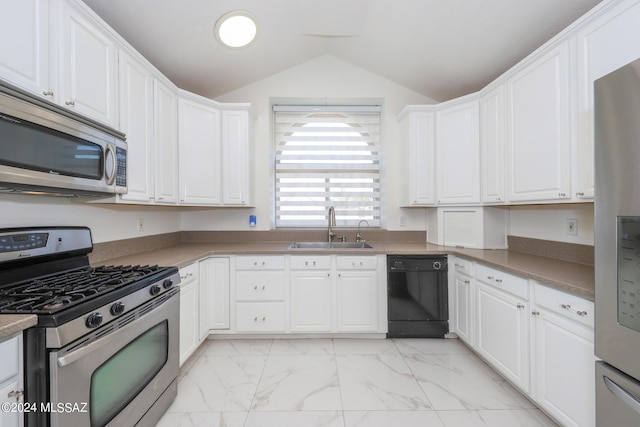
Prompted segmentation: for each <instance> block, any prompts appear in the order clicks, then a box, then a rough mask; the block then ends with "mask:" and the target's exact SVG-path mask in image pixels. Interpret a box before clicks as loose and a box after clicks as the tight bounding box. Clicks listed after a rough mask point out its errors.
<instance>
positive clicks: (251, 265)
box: [236, 256, 284, 270]
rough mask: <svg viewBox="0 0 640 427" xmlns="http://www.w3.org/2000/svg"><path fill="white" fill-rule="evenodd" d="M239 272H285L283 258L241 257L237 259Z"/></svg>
mask: <svg viewBox="0 0 640 427" xmlns="http://www.w3.org/2000/svg"><path fill="white" fill-rule="evenodd" d="M236 269H237V270H283V269H284V257H283V256H239V257H237V258H236Z"/></svg>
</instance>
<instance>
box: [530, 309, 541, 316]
mask: <svg viewBox="0 0 640 427" xmlns="http://www.w3.org/2000/svg"><path fill="white" fill-rule="evenodd" d="M531 314H533V315H534V316H540V312H539V311H537V310H533V311H532V312H531Z"/></svg>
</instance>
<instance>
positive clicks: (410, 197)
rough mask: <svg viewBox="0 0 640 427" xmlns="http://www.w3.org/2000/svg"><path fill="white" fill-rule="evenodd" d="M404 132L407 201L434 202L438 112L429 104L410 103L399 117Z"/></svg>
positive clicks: (418, 203) (403, 158) (403, 153)
mask: <svg viewBox="0 0 640 427" xmlns="http://www.w3.org/2000/svg"><path fill="white" fill-rule="evenodd" d="M398 120H399V122H400V129H401V132H402V135H401V143H402V144H403V148H404V151H403V152H402V164H405V162H406V164H407V166H408V167H406V168H403V169H404V179H403V180H402V181H403V185H404V186H405V191H404V193H405V196H404V197H405V203H406V204H407V205H408V206H425V205H426V206H429V205H433V204H435V200H436V199H435V138H436V132H435V129H436V127H435V126H436V125H435V112H434V111H433V108H432V107H429V106H409V107H407V108H405V109H404V110H402V112H401V113H400V115H399V116H398Z"/></svg>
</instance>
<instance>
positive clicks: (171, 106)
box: [153, 79, 178, 203]
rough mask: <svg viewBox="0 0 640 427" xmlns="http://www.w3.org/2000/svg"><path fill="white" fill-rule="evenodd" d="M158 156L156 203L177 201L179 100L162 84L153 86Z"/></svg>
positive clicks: (156, 165)
mask: <svg viewBox="0 0 640 427" xmlns="http://www.w3.org/2000/svg"><path fill="white" fill-rule="evenodd" d="M153 120H154V132H153V142H154V152H155V178H156V179H155V188H154V190H155V199H156V201H157V202H160V203H176V202H177V201H178V97H177V95H176V92H175V91H174V90H173V89H172V88H170V87H169V86H167V85H165V84H164V83H162V82H160V81H159V80H157V79H156V80H154V82H153Z"/></svg>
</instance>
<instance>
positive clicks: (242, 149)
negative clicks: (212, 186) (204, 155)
mask: <svg viewBox="0 0 640 427" xmlns="http://www.w3.org/2000/svg"><path fill="white" fill-rule="evenodd" d="M249 170H250V167H249V113H248V112H247V111H223V112H222V203H223V204H225V205H247V204H249V199H250V195H249Z"/></svg>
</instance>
